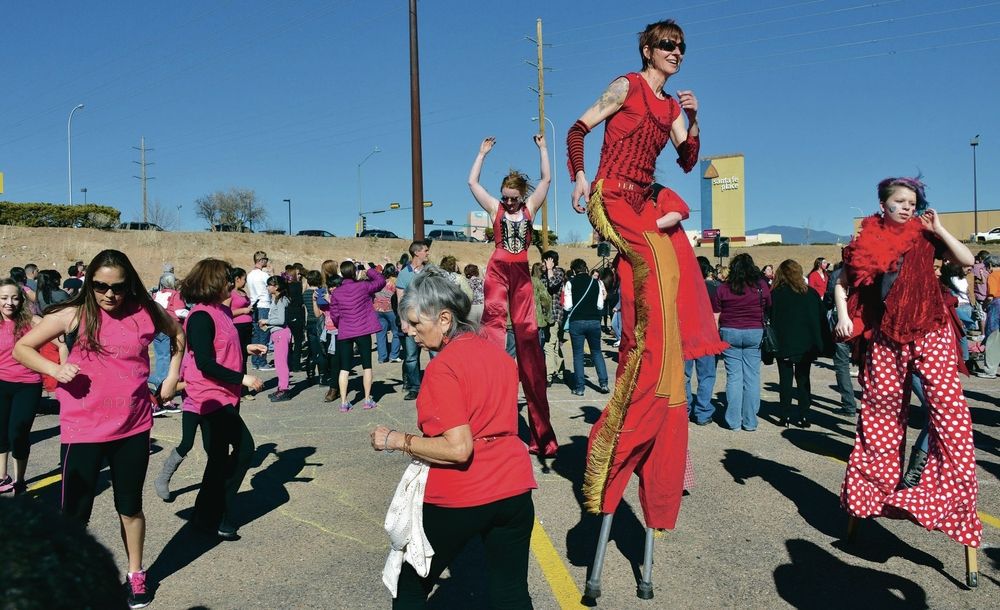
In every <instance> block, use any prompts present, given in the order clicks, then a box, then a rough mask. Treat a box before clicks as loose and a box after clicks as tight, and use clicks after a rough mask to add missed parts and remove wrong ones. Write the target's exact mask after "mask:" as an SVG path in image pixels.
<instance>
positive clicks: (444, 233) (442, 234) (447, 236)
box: [427, 229, 478, 241]
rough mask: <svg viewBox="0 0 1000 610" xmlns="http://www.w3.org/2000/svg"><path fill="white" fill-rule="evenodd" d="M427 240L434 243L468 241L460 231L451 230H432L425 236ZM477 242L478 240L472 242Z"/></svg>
mask: <svg viewBox="0 0 1000 610" xmlns="http://www.w3.org/2000/svg"><path fill="white" fill-rule="evenodd" d="M427 239H432V240H434V241H469V239H470V238H469V236H468V235H466V234H465V233H463V232H462V231H453V230H452V229H434V230H433V231H431V232H430V233H428V234H427ZM473 241H478V240H475V239H474V240H473Z"/></svg>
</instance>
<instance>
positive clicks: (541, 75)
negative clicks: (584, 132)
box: [527, 18, 556, 251]
mask: <svg viewBox="0 0 1000 610" xmlns="http://www.w3.org/2000/svg"><path fill="white" fill-rule="evenodd" d="M535 36H536V38H534V39H532V38H531V37H528V40H530V41H532V42H534V43H535V46H536V47H537V49H538V62H537V63H531V62H530V61H528V62H527V63H528V64H529V65H532V66H535V68H537V69H538V88H537V89H535V88H534V87H528V88H529V89H531V90H532V91H534V92H535V93H537V94H538V133H539V134H541V135H543V136H544V135H545V63H544V61H543V59H542V47H543V46H545V45H544V44H542V20H541V18H539V19H538V20H536V21H535ZM552 135H553V136H554V135H555V134H552ZM553 171H556V170H555V169H554V168H553V167H552V160H551V159H549V173H550V174H551V173H552V172H553ZM548 249H549V198H548V197H547V196H546V197H545V200H544V201H542V250H543V251H544V250H548Z"/></svg>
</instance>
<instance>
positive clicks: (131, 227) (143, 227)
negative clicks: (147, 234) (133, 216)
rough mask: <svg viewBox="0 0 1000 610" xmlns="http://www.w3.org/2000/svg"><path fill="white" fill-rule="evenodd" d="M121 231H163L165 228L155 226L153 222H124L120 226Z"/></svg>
mask: <svg viewBox="0 0 1000 610" xmlns="http://www.w3.org/2000/svg"><path fill="white" fill-rule="evenodd" d="M118 228H119V229H125V230H126V231H162V230H163V228H162V227H160V225H157V224H153V223H151V222H123V223H121V224H120V225H118Z"/></svg>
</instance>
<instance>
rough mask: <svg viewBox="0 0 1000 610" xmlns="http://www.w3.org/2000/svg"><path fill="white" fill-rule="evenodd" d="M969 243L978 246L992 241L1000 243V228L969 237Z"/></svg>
mask: <svg viewBox="0 0 1000 610" xmlns="http://www.w3.org/2000/svg"><path fill="white" fill-rule="evenodd" d="M969 241H971V242H975V243H977V244H985V243H986V242H991V241H1000V227H993V228H992V229H990V230H989V231H980V232H979V233H973V234H972V235H970V236H969Z"/></svg>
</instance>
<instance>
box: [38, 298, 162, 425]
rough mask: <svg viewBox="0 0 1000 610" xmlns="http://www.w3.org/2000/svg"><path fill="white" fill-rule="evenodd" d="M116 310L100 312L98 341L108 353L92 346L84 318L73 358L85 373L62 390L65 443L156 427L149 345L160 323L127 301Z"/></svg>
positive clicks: (58, 395)
mask: <svg viewBox="0 0 1000 610" xmlns="http://www.w3.org/2000/svg"><path fill="white" fill-rule="evenodd" d="M116 314H117V315H114V316H112V315H111V314H109V313H108V312H106V311H104V310H103V309H102V310H100V316H101V330H100V332H99V333H98V343H100V345H101V346H102V348H103V350H104V351H103V353H99V352H94V351H91V350H90V349H88V346H87V344H86V343H87V342H86V336H87V330H86V321H85V320H81V321H80V326H79V335H78V337H77V340H76V343H75V344H74V345H73V349H72V351H70V353H69V360H68V362H70V363H72V364H75V365H77V366H79V367H80V372H79V373H77V375H76V377H74V378H73V380H72V381H70V382H69V383H60V384H59V386H58V387H57V388H56V400H58V401H59V427H60V430H61V438H62V442H63V443H67V444H69V443H103V442H107V441H113V440H117V439H119V438H125V437H127V436H133V435H135V434H139V433H141V432H145V431H147V430H149V429H150V428H152V427H153V403H152V398H151V397H150V393H149V388H148V387H147V386H146V383H147V382H148V381H149V344H150V343H152V341H153V337H154V336H155V335H156V327H155V326H154V325H153V319H152V318H151V317H150V315H149V313H148V312H147V311H146V310H145V309H143V308H142V306H140V305H137V304H125V305H123V306H122V311H121V312H116Z"/></svg>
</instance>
